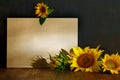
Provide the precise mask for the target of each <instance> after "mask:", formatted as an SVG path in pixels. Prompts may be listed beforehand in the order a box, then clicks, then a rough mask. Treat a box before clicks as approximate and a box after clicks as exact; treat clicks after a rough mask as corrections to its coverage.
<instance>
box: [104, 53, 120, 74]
mask: <svg viewBox="0 0 120 80" xmlns="http://www.w3.org/2000/svg"><path fill="white" fill-rule="evenodd" d="M102 62H103V63H102V64H103V69H104V70H103V72H105V71H106V70H109V71H110V72H111V73H112V74H118V71H120V56H119V55H118V53H116V54H112V55H111V56H110V55H108V54H105V56H104V58H103V59H102Z"/></svg>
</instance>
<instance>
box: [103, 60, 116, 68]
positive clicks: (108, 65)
mask: <svg viewBox="0 0 120 80" xmlns="http://www.w3.org/2000/svg"><path fill="white" fill-rule="evenodd" d="M105 64H106V66H107V67H108V68H109V69H114V68H116V67H117V65H116V63H115V62H114V61H113V60H108V61H106V62H105Z"/></svg>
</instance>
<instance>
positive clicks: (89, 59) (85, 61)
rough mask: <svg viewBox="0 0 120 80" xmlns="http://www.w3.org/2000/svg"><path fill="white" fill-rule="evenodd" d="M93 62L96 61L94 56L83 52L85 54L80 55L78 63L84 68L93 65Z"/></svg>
mask: <svg viewBox="0 0 120 80" xmlns="http://www.w3.org/2000/svg"><path fill="white" fill-rule="evenodd" d="M93 63H94V57H93V56H92V55H89V54H83V55H81V56H79V57H78V59H77V64H78V65H79V66H80V67H83V68H88V67H90V66H92V65H93Z"/></svg>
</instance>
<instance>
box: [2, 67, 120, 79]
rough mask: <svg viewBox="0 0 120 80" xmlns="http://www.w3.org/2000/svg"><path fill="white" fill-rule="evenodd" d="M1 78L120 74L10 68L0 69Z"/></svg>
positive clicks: (108, 76)
mask: <svg viewBox="0 0 120 80" xmlns="http://www.w3.org/2000/svg"><path fill="white" fill-rule="evenodd" d="M0 80H120V74H119V75H115V74H114V75H112V74H106V73H90V72H71V71H65V72H57V71H52V70H50V69H29V68H28V69H27V68H18V69H16V68H12V69H11V68H8V69H0Z"/></svg>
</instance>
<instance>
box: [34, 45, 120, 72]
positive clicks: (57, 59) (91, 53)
mask: <svg viewBox="0 0 120 80" xmlns="http://www.w3.org/2000/svg"><path fill="white" fill-rule="evenodd" d="M103 51H104V50H100V49H99V46H98V47H97V48H90V47H89V46H88V47H85V48H83V49H82V48H81V47H73V48H71V49H70V50H69V52H67V51H66V50H65V49H61V51H60V52H59V54H58V55H55V56H51V55H50V56H49V59H50V62H49V63H47V61H46V59H44V58H42V57H41V58H38V59H36V60H34V61H33V63H35V62H38V63H42V64H39V65H38V66H41V65H43V63H44V64H45V63H46V64H47V66H48V67H50V68H51V69H52V70H57V71H65V70H71V71H74V72H76V71H82V72H110V73H112V74H118V73H119V71H120V63H119V62H120V55H118V53H116V54H114V53H113V54H112V55H109V54H107V53H106V54H105V55H104V57H101V54H102V53H103ZM42 59H44V61H43V60H42ZM38 60H39V61H38ZM32 66H33V67H34V66H35V65H32Z"/></svg>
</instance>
